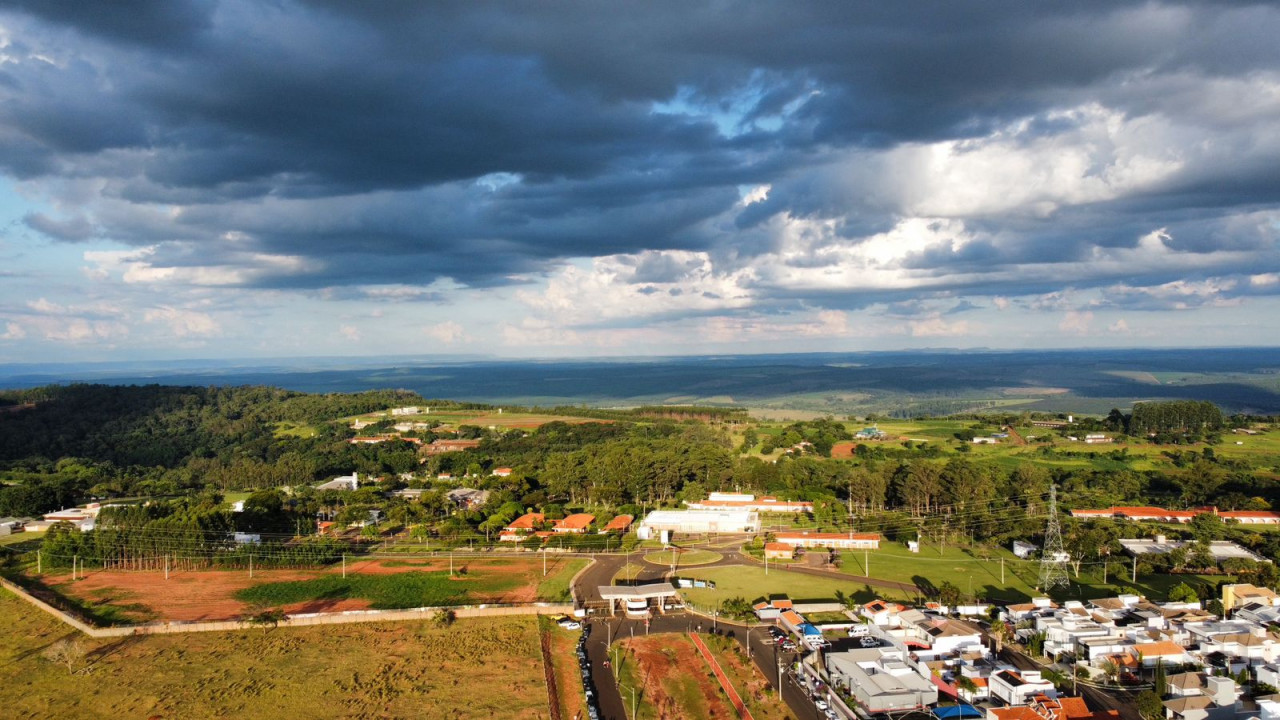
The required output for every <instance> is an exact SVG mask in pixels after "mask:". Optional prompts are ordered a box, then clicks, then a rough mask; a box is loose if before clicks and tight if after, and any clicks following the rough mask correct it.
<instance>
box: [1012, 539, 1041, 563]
mask: <svg viewBox="0 0 1280 720" xmlns="http://www.w3.org/2000/svg"><path fill="white" fill-rule="evenodd" d="M1039 549H1040V548H1038V547H1036V546H1035V545H1032V544H1031V543H1029V542H1023V541H1022V540H1014V541H1013V554H1014V555H1017V556H1018V557H1020V558H1022V559H1023V560H1026V559H1027V558H1029V557H1031V556H1032V555H1034V554H1035V553H1036V550H1039Z"/></svg>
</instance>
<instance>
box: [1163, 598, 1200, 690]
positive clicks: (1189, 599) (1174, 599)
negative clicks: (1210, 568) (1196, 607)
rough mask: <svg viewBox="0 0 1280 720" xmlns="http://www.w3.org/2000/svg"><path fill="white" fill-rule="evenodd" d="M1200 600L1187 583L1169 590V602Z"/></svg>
mask: <svg viewBox="0 0 1280 720" xmlns="http://www.w3.org/2000/svg"><path fill="white" fill-rule="evenodd" d="M1199 600H1200V598H1199V597H1198V596H1197V595H1196V589H1195V588H1193V587H1191V586H1190V585H1188V584H1186V583H1178V584H1177V585H1174V586H1173V587H1172V588H1171V589H1170V590H1169V602H1177V603H1180V602H1198V601H1199ZM1160 694H1161V695H1163V694H1164V693H1160Z"/></svg>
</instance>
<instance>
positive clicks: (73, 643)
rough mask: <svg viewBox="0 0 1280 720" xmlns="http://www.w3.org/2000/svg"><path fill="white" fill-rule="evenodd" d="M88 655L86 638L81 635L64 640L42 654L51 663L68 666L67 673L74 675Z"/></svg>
mask: <svg viewBox="0 0 1280 720" xmlns="http://www.w3.org/2000/svg"><path fill="white" fill-rule="evenodd" d="M87 654H88V650H87V648H86V647H85V643H84V638H82V637H80V636H79V635H76V636H73V637H65V638H62V639H61V640H58V641H57V642H55V643H53V644H52V645H50V646H49V647H47V648H45V649H44V652H43V653H41V655H43V656H44V658H45V659H46V660H48V661H49V662H52V663H57V664H59V665H66V666H67V672H68V673H72V674H74V673H75V671H76V665H78V664H80V662H81V661H83V660H84V658H85V655H87Z"/></svg>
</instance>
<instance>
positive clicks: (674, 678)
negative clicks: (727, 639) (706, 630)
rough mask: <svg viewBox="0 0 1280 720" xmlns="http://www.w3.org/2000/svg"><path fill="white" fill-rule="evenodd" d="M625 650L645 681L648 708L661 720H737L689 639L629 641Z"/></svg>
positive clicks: (636, 670)
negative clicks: (710, 719) (632, 656)
mask: <svg viewBox="0 0 1280 720" xmlns="http://www.w3.org/2000/svg"><path fill="white" fill-rule="evenodd" d="M622 646H623V647H624V648H626V649H627V650H629V651H631V652H632V653H633V655H634V657H635V662H636V669H635V674H636V676H637V677H639V678H643V680H642V685H643V687H644V698H645V704H646V705H650V706H651V707H653V708H654V710H655V711H656V715H657V716H658V717H659V718H660V719H661V720H684V719H685V718H737V717H738V712H737V711H736V710H734V709H733V707H732V706H730V705H729V703H728V701H727V700H726V699H725V697H724V694H723V692H722V691H721V690H720V686H719V684H718V683H717V682H716V680H715V679H714V678H712V677H710V676H709V674H708V672H709V671H708V670H707V664H706V662H705V661H704V660H703V659H702V657H701V656H700V655H698V651H697V649H696V648H695V647H694V646H693V642H692V641H690V640H689V638H688V637H684V636H681V638H680V639H679V640H673V636H671V635H654V636H651V637H645V638H639V637H637V638H629V639H627V640H623V641H622Z"/></svg>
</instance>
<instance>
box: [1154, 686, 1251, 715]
mask: <svg viewBox="0 0 1280 720" xmlns="http://www.w3.org/2000/svg"><path fill="white" fill-rule="evenodd" d="M1240 707H1241V704H1240V690H1239V688H1238V687H1237V686H1236V684H1235V683H1234V682H1233V681H1232V680H1231V678H1225V677H1212V676H1211V677H1207V678H1205V690H1204V694H1202V695H1184V696H1179V697H1175V698H1173V699H1171V700H1166V701H1165V702H1164V708H1165V717H1166V718H1168V720H1234V718H1235V716H1236V714H1237V712H1238V711H1239V710H1240Z"/></svg>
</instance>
